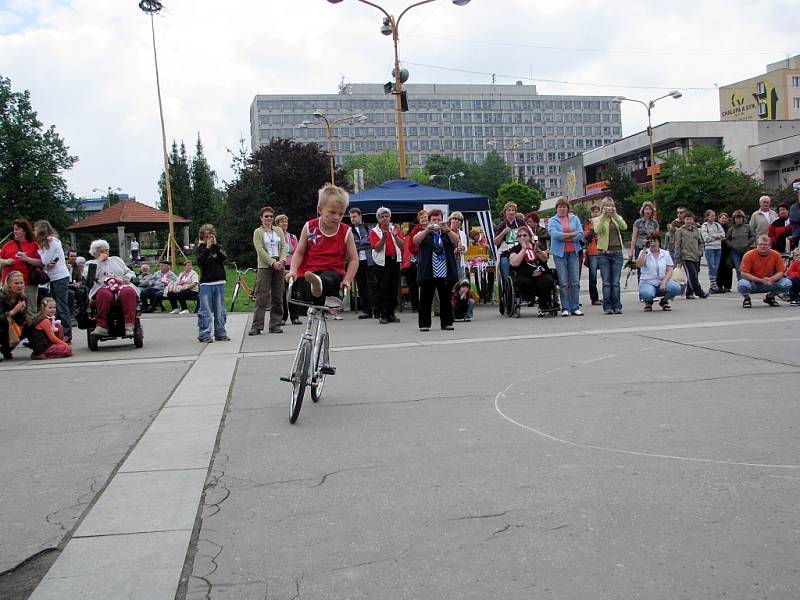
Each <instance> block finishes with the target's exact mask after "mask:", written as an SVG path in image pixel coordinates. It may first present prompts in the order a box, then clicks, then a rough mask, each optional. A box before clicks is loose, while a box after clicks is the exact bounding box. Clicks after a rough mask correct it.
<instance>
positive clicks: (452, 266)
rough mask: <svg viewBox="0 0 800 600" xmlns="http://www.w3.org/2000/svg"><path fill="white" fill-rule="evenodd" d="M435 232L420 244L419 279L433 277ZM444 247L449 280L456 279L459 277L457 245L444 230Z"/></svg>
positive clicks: (418, 259) (424, 279)
mask: <svg viewBox="0 0 800 600" xmlns="http://www.w3.org/2000/svg"><path fill="white" fill-rule="evenodd" d="M433 246H434V244H433V234H432V233H429V234H428V235H426V236H425V239H424V240H422V243H421V244H420V245H419V254H418V255H417V281H426V280H428V279H433ZM442 249H443V250H444V256H445V260H446V262H447V280H448V281H456V280H457V279H458V269H457V267H456V255H455V251H456V247H455V246H454V245H453V241H452V240H451V239H450V236H449V235H447V234H446V233H445V232H442Z"/></svg>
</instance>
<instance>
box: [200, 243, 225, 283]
mask: <svg viewBox="0 0 800 600" xmlns="http://www.w3.org/2000/svg"><path fill="white" fill-rule="evenodd" d="M194 253H195V255H196V256H197V264H198V265H200V283H211V282H213V281H225V280H226V275H225V264H224V263H225V259H227V258H228V257H227V256H226V254H225V251H224V250H223V249H222V246H220V245H219V244H214V245H213V246H211V247H210V248H206V245H205V244H204V243H202V242H201V243H200V244H198V245H197V247H196V248H195V251H194Z"/></svg>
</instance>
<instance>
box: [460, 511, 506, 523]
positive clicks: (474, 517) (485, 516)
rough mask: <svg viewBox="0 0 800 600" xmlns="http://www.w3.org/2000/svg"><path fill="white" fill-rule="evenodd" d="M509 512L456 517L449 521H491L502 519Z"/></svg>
mask: <svg viewBox="0 0 800 600" xmlns="http://www.w3.org/2000/svg"><path fill="white" fill-rule="evenodd" d="M510 512H511V509H509V510H504V511H503V512H501V513H487V514H485V515H467V516H466V517H456V518H454V519H450V520H451V521H466V520H469V519H492V518H494V517H504V516H505V515H507V514H508V513H510Z"/></svg>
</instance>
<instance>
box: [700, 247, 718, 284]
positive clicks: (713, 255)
mask: <svg viewBox="0 0 800 600" xmlns="http://www.w3.org/2000/svg"><path fill="white" fill-rule="evenodd" d="M704 253H705V255H706V263H708V279H709V280H710V281H711V283H712V285H713V284H714V282H715V281H716V279H717V270H718V269H719V259H720V256H722V248H706V249H705V250H704Z"/></svg>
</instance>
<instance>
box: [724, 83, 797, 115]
mask: <svg viewBox="0 0 800 600" xmlns="http://www.w3.org/2000/svg"><path fill="white" fill-rule="evenodd" d="M773 79H774V78H772V77H767V76H766V75H762V76H760V77H754V78H753V79H748V80H746V81H740V82H738V83H734V84H731V85H727V86H724V87H721V88H720V89H719V113H720V120H722V121H774V120H777V119H785V118H786V116H785V114H784V113H785V112H786V107H785V102H784V100H783V98H782V94H781V93H779V90H780V89H781V88H782V82H781V81H780V80H782V79H783V77H778V80H776V81H773Z"/></svg>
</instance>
